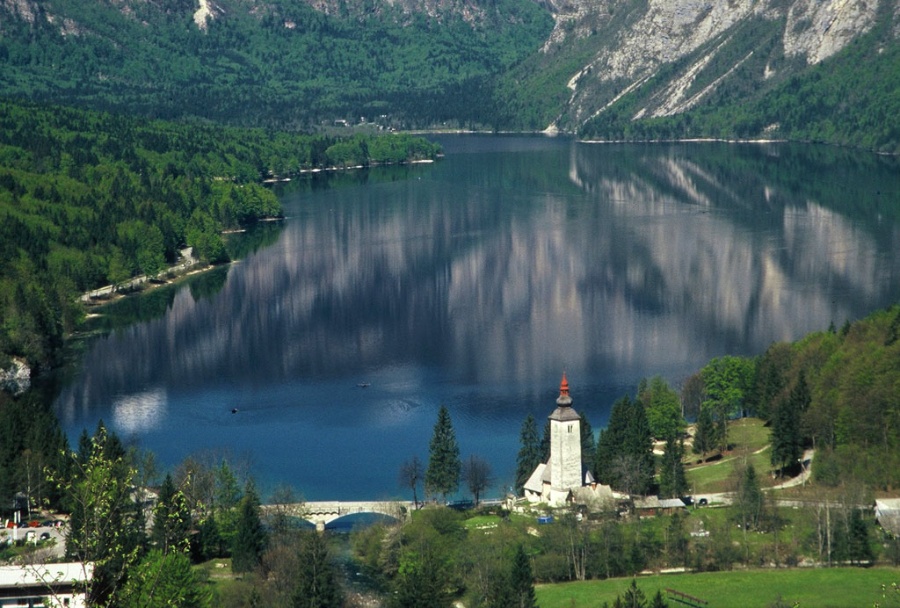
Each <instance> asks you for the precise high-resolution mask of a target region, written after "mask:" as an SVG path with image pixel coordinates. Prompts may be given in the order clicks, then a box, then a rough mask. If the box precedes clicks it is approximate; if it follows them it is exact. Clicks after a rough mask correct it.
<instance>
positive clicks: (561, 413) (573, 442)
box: [547, 372, 582, 494]
mask: <svg viewBox="0 0 900 608" xmlns="http://www.w3.org/2000/svg"><path fill="white" fill-rule="evenodd" d="M549 418H550V460H549V462H548V463H547V467H548V468H549V469H550V491H551V493H554V494H555V493H557V492H562V493H566V494H567V493H568V492H569V491H570V490H574V489H576V488H580V487H581V486H582V477H581V475H582V469H581V417H580V416H579V415H578V412H576V411H575V410H574V409H572V398H571V397H570V396H569V381H568V380H567V379H566V374H565V372H563V377H562V381H561V382H560V384H559V397H558V398H557V399H556V409H555V410H553V413H552V414H550V416H549Z"/></svg>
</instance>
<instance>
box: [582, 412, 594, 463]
mask: <svg viewBox="0 0 900 608" xmlns="http://www.w3.org/2000/svg"><path fill="white" fill-rule="evenodd" d="M579 416H580V418H581V453H582V454H585V455H587V454H593V453H594V452H595V451H596V450H597V445H596V442H595V441H594V429H593V428H592V427H591V423H590V422H589V421H588V419H587V416H586V415H585V413H584V412H581V414H579Z"/></svg>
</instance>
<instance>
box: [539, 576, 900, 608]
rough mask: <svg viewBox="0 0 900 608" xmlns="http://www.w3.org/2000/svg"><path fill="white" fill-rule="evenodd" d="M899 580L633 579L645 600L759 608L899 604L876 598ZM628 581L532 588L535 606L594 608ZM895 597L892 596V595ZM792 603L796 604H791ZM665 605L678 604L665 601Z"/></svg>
mask: <svg viewBox="0 0 900 608" xmlns="http://www.w3.org/2000/svg"><path fill="white" fill-rule="evenodd" d="M895 582H900V568H810V569H805V568H794V569H779V570H741V571H732V572H705V573H698V574H667V575H662V576H647V577H638V578H637V583H638V587H639V588H640V589H641V590H642V591H643V592H644V595H645V596H646V597H647V599H648V600H649V599H650V598H652V597H653V595H654V594H655V593H656V591H657V589H660V590H663V593H664V594H665V589H666V588H670V589H675V590H677V591H681V592H683V593H687V594H689V595H692V596H694V597H697V598H700V599H704V600H706V601H707V602H709V603H708V605H707V606H708V608H729V607H733V608H755V607H760V608H765V607H766V606H769V605H770V604H772V603H774V602H775V601H776V600H777V599H778V598H779V597H781V598H782V599H783V600H784V601H785V602H786V604H787V605H789V606H790V605H799V606H800V607H802V608H805V607H810V608H852V607H854V606H860V607H863V606H873V605H875V603H876V602H878V603H880V604H881V605H884V606H895V605H900V598H896V597H895V598H889V599H886V600H885V599H883V598H882V585H886V586H887V587H888V589H890V585H891V583H895ZM629 584H631V579H630V578H621V579H610V580H605V581H586V582H575V583H563V584H555V585H540V586H538V587H537V599H538V606H540V607H541V608H595V607H596V608H599V607H600V606H602V605H603V603H604V602H608V603H609V604H612V602H613V601H614V600H615V598H616V596H617V595H619V594H620V593H622V592H623V591H624V590H625V588H626V587H628V585H629ZM895 595H896V594H895ZM795 603H797V604H795ZM669 605H670V606H682V605H683V604H679V603H677V602H674V601H672V600H669Z"/></svg>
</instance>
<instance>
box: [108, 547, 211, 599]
mask: <svg viewBox="0 0 900 608" xmlns="http://www.w3.org/2000/svg"><path fill="white" fill-rule="evenodd" d="M123 595H124V602H122V605H124V606H140V607H141V608H169V607H171V606H178V608H206V607H207V606H210V605H211V603H212V597H211V593H210V590H209V588H208V587H207V585H206V584H205V583H204V582H203V581H201V580H200V579H199V577H198V576H197V575H196V574H195V572H194V570H193V569H192V568H191V562H190V560H189V559H188V557H187V556H186V555H185V554H183V553H181V552H180V551H173V552H171V553H169V554H165V553H163V552H161V551H159V550H153V551H151V552H150V553H149V554H148V555H147V556H146V557H144V559H143V560H142V561H141V563H140V564H139V565H138V566H137V568H135V569H134V571H133V572H132V573H131V575H130V576H129V577H128V581H127V583H126V584H125V588H124V590H123Z"/></svg>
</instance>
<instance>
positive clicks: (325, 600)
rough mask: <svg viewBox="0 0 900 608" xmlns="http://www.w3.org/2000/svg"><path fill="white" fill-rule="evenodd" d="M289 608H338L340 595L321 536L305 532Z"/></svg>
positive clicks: (341, 597)
mask: <svg viewBox="0 0 900 608" xmlns="http://www.w3.org/2000/svg"><path fill="white" fill-rule="evenodd" d="M297 564H298V566H299V570H298V572H297V574H296V579H295V580H296V587H295V588H294V592H293V594H292V598H291V608H340V607H341V606H342V605H343V594H342V593H341V587H340V585H339V583H338V580H337V572H336V570H335V567H334V563H333V561H332V559H331V555H330V552H329V550H328V542H327V540H326V536H325V535H324V534H319V533H318V532H304V533H302V534H301V536H300V546H299V554H298V560H297Z"/></svg>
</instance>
